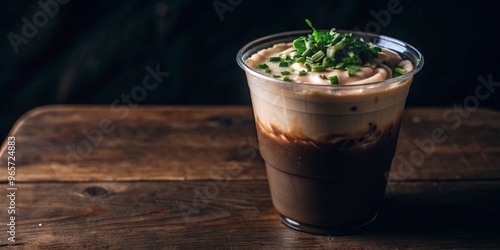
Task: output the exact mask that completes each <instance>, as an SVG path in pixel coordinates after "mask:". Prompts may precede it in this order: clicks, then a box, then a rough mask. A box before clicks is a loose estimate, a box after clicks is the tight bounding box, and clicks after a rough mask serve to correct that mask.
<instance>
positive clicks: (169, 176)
mask: <svg viewBox="0 0 500 250" xmlns="http://www.w3.org/2000/svg"><path fill="white" fill-rule="evenodd" d="M128 111H129V113H128V114H127V115H125V113H124V112H114V111H113V110H111V109H110V107H109V106H47V107H41V108H38V109H35V110H33V111H31V112H29V113H27V114H26V115H24V116H23V117H21V118H20V119H19V121H18V122H17V123H16V125H15V126H14V128H13V129H12V131H11V133H10V135H11V136H15V137H16V167H17V169H16V181H17V188H18V191H17V197H16V212H17V213H18V217H17V224H16V244H15V247H17V248H26V249H32V248H40V249H68V248H75V247H77V248H89V249H106V248H110V249H118V248H124V247H127V248H145V249H152V248H167V249H172V248H200V249H213V248H221V249H226V248H227V249H230V248H235V249H241V248H246V249H248V248H264V249H287V248H318V249H330V248H370V249H371V248H476V249H482V248H499V247H500V237H499V235H500V228H499V227H498V225H499V224H500V214H499V213H498V211H500V163H499V162H500V136H499V134H500V114H499V113H497V112H494V111H489V110H476V111H473V112H469V111H467V113H462V114H461V115H463V117H464V118H462V119H461V123H460V124H459V123H457V120H454V119H446V118H443V114H447V112H448V111H447V110H446V109H408V110H407V111H406V112H405V116H404V118H403V119H404V120H403V124H402V130H401V134H400V140H399V145H398V151H397V153H396V158H395V161H394V165H393V170H392V171H391V175H390V182H389V185H388V189H387V192H386V201H385V203H384V205H383V207H382V209H381V212H380V217H379V218H378V219H377V220H376V222H375V223H374V224H373V225H371V226H370V227H368V228H367V229H366V230H365V231H363V232H362V233H361V234H358V235H352V236H343V237H325V236H315V235H309V234H304V233H300V232H297V231H294V230H291V229H288V228H287V227H285V226H284V225H283V224H281V222H280V221H279V219H278V217H277V213H276V210H275V209H274V208H273V206H272V203H271V197H270V194H269V189H268V184H267V180H266V175H265V169H264V166H263V161H262V159H261V158H260V156H259V154H258V153H256V152H257V148H256V147H257V144H256V140H255V127H254V124H253V118H252V112H251V109H250V107H144V106H143V107H140V108H130V109H129V110H128ZM465 114H470V116H466V115H465ZM454 115H460V114H457V113H450V114H448V117H455V116H454ZM457 117H458V116H457ZM460 117H462V116H460ZM103 120H105V121H111V125H112V126H114V130H113V131H111V132H109V131H108V132H109V133H105V132H103V136H102V140H100V141H98V143H96V144H95V145H93V144H92V149H91V151H90V152H89V153H88V154H87V153H85V152H84V153H85V154H81V155H80V156H81V159H76V160H75V158H70V159H69V160H67V158H66V157H67V156H68V152H71V151H68V150H67V149H66V148H67V147H69V148H73V149H76V148H77V147H78V144H79V143H81V142H82V141H85V140H89V139H88V138H87V137H86V136H85V135H84V133H82V130H86V131H92V130H93V129H99V128H100V127H99V122H101V121H103ZM453 126H455V127H453ZM437 128H442V129H443V131H444V132H445V134H446V136H447V137H446V140H444V141H443V142H441V143H435V146H434V147H433V148H432V147H427V148H426V149H421V148H420V147H419V146H417V144H416V143H415V139H417V140H420V141H423V140H425V139H432V133H433V130H436V129H437ZM82 145H83V144H82ZM5 148H6V145H5V141H4V143H3V145H2V149H1V154H0V155H1V156H0V162H1V163H2V164H1V165H2V166H4V165H6V164H4V163H6V162H7V159H6V158H7V155H6V152H5ZM419 152H420V153H419ZM426 153H428V155H426ZM69 154H70V155H71V154H72V153H69ZM75 154H77V153H74V152H73V156H74V155H75ZM419 154H420V155H425V157H424V158H411V157H414V156H415V155H419ZM401 159H404V160H401ZM412 159H413V161H412ZM415 159H417V160H415ZM402 161H407V162H410V163H409V164H411V166H410V167H408V164H406V165H405V164H403V165H401V162H402ZM400 165H401V166H400ZM217 185H220V186H217ZM0 186H3V187H4V188H6V187H7V184H6V167H4V170H2V171H1V179H0ZM214 187H219V188H214ZM4 190H5V189H4ZM205 191H208V192H209V194H210V197H206V196H200V193H203V192H205ZM5 192H6V191H4V193H5ZM4 197H5V196H4ZM200 197H201V198H200ZM0 207H3V208H4V209H1V210H0V214H2V213H3V215H2V216H1V217H0V218H1V219H0V229H2V230H0V231H6V230H4V229H6V228H7V227H6V226H5V224H6V223H7V207H8V205H7V201H6V200H5V199H4V198H2V200H1V202H0ZM2 211H3V212H2ZM1 225H4V226H1ZM1 235H3V236H1ZM7 236H8V235H7V234H6V233H2V234H0V247H8V246H12V244H10V243H11V242H9V241H7Z"/></svg>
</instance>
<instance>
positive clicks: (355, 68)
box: [345, 65, 359, 76]
mask: <svg viewBox="0 0 500 250" xmlns="http://www.w3.org/2000/svg"><path fill="white" fill-rule="evenodd" d="M345 69H346V70H347V76H351V74H352V73H353V72H356V71H358V70H359V67H357V66H354V65H349V66H346V67H345Z"/></svg>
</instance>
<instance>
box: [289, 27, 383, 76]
mask: <svg viewBox="0 0 500 250" xmlns="http://www.w3.org/2000/svg"><path fill="white" fill-rule="evenodd" d="M306 23H307V25H309V27H311V29H312V30H313V32H312V34H310V35H309V36H307V37H306V36H301V37H299V38H297V39H295V40H294V41H293V47H294V49H295V50H294V51H293V56H292V59H293V60H294V62H298V63H304V66H305V67H306V68H307V70H308V71H313V72H321V71H324V70H325V69H327V68H332V69H343V70H346V71H347V74H348V75H350V74H351V73H353V72H355V71H357V70H359V67H362V66H364V65H369V63H370V62H372V61H373V60H374V59H375V58H377V57H378V53H379V52H380V51H382V49H381V48H379V47H376V46H374V45H372V44H368V43H366V42H364V41H363V39H362V38H357V37H353V35H352V33H339V32H337V31H336V30H335V29H331V30H329V31H318V30H316V29H315V28H314V27H313V25H312V23H311V21H309V20H308V19H306ZM291 54H292V53H291ZM299 55H300V56H299ZM289 64H291V63H289Z"/></svg>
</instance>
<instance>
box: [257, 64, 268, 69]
mask: <svg viewBox="0 0 500 250" xmlns="http://www.w3.org/2000/svg"><path fill="white" fill-rule="evenodd" d="M257 68H258V69H267V68H269V66H267V64H265V63H259V64H257Z"/></svg>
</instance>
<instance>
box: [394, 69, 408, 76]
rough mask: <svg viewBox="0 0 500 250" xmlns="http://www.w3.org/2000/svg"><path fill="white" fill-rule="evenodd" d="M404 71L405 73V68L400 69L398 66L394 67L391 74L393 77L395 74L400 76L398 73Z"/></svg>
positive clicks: (400, 73) (401, 73)
mask: <svg viewBox="0 0 500 250" xmlns="http://www.w3.org/2000/svg"><path fill="white" fill-rule="evenodd" d="M404 73H406V70H405V69H402V68H400V67H396V68H394V71H393V75H394V77H396V76H400V75H403V74H404Z"/></svg>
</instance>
